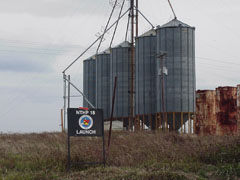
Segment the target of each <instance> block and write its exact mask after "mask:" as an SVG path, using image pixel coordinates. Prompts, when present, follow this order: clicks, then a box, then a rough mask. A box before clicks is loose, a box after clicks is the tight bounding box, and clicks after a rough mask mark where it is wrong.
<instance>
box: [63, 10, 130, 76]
mask: <svg viewBox="0 0 240 180" xmlns="http://www.w3.org/2000/svg"><path fill="white" fill-rule="evenodd" d="M129 10H130V9H128V10H127V11H125V13H123V14H122V15H121V16H120V17H119V19H118V20H116V21H115V22H114V23H113V24H112V25H111V26H110V27H109V28H108V29H107V30H106V31H105V32H104V33H103V34H102V35H101V36H99V37H98V38H97V39H96V40H95V41H94V42H93V43H92V44H91V45H90V46H89V47H88V48H87V49H86V50H85V51H83V53H82V54H80V55H79V56H78V57H77V58H76V59H75V60H74V61H73V62H72V63H71V64H70V65H69V66H67V68H66V69H64V70H63V72H62V73H65V72H66V71H67V70H68V69H69V68H70V67H71V66H72V65H73V64H74V63H76V62H77V61H78V60H79V59H80V58H81V57H82V56H83V55H84V54H85V53H86V52H87V51H88V50H89V49H90V48H91V47H93V46H94V45H95V44H96V43H97V42H98V41H99V40H100V39H101V38H102V37H103V36H104V34H105V33H107V32H108V31H109V30H111V29H112V27H113V26H114V25H115V24H117V22H118V21H119V20H120V19H122V18H123V17H124V16H125V15H126V14H127V13H128V12H129Z"/></svg>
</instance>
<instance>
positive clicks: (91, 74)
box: [83, 56, 96, 108]
mask: <svg viewBox="0 0 240 180" xmlns="http://www.w3.org/2000/svg"><path fill="white" fill-rule="evenodd" d="M83 94H84V95H85V96H86V98H87V99H88V100H89V101H90V103H92V105H93V106H95V105H96V100H95V98H96V57H95V56H92V57H90V58H89V59H86V60H84V61H83ZM83 106H84V107H89V108H92V107H91V106H90V105H89V104H88V103H87V102H86V101H85V100H83Z"/></svg>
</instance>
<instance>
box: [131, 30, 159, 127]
mask: <svg viewBox="0 0 240 180" xmlns="http://www.w3.org/2000/svg"><path fill="white" fill-rule="evenodd" d="M156 47H157V43H156V31H155V30H150V31H148V32H146V33H145V34H143V35H141V36H139V37H138V38H136V53H135V54H136V56H135V57H136V106H135V108H136V115H138V116H140V119H141V120H143V119H144V120H146V121H145V122H144V124H145V125H149V116H151V115H153V114H155V113H156V64H157V61H156V50H157V48H156Z"/></svg>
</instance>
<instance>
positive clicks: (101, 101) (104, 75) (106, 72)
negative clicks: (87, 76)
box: [96, 53, 110, 119]
mask: <svg viewBox="0 0 240 180" xmlns="http://www.w3.org/2000/svg"><path fill="white" fill-rule="evenodd" d="M96 63H97V67H96V68H97V70H96V75H97V76H96V79H97V85H96V90H97V93H96V106H97V108H100V109H103V113H104V119H108V118H109V116H110V54H107V53H103V54H99V55H97V59H96Z"/></svg>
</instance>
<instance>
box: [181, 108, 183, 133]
mask: <svg viewBox="0 0 240 180" xmlns="http://www.w3.org/2000/svg"><path fill="white" fill-rule="evenodd" d="M181 133H183V112H181Z"/></svg>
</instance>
